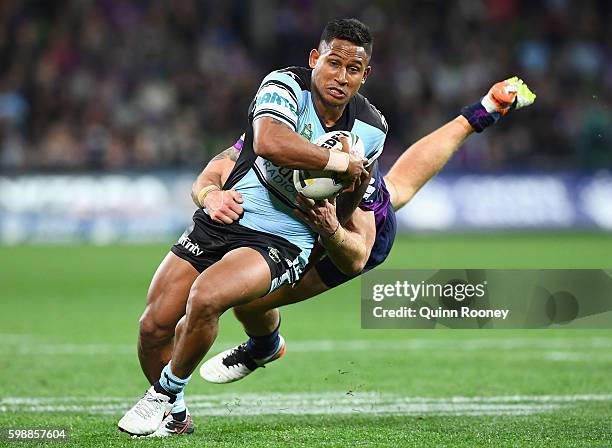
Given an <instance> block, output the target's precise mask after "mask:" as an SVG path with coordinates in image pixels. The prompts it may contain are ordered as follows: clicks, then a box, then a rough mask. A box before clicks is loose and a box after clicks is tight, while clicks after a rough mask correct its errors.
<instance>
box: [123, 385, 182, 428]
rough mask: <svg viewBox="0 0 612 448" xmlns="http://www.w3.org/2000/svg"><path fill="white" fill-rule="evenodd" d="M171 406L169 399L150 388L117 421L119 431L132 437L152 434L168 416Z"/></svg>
mask: <svg viewBox="0 0 612 448" xmlns="http://www.w3.org/2000/svg"><path fill="white" fill-rule="evenodd" d="M172 406H173V404H172V403H170V397H168V396H167V395H164V394H160V393H158V392H156V391H155V389H154V388H153V386H151V387H150V388H149V389H148V390H147V391H146V392H145V394H144V396H143V397H142V398H141V399H140V400H138V403H136V404H135V405H134V407H132V409H130V410H129V411H127V412H126V413H125V415H124V416H123V417H122V418H121V420H119V423H118V424H117V426H118V427H119V429H120V430H121V431H123V432H127V433H128V434H130V435H133V436H146V435H148V434H152V433H153V432H155V431H156V430H157V428H159V426H160V425H161V424H162V421H163V420H164V419H165V418H166V417H167V416H168V414H170V411H171V410H172Z"/></svg>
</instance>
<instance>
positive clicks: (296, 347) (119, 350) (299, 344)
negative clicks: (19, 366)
mask: <svg viewBox="0 0 612 448" xmlns="http://www.w3.org/2000/svg"><path fill="white" fill-rule="evenodd" d="M239 342H240V341H230V342H225V341H219V342H217V343H216V344H215V347H213V352H215V353H216V351H215V350H217V351H220V350H222V349H225V348H228V347H232V346H234V345H237V344H238V343H239ZM287 348H288V350H289V351H291V352H295V353H304V352H352V351H385V350H386V351H395V350H449V351H474V350H484V349H491V350H517V349H523V350H546V351H555V350H556V351H564V350H565V351H567V350H571V349H578V350H584V349H588V348H592V349H612V338H604V337H593V338H576V339H569V338H508V339H490V338H485V336H484V335H483V337H482V338H481V339H480V338H479V339H465V340H462V339H458V340H457V339H429V338H428V339H422V338H421V339H419V338H415V339H406V340H398V339H393V340H380V339H379V340H306V341H304V340H302V341H296V340H294V341H291V340H289V341H288V343H287ZM135 353H136V346H135V344H63V343H57V344H44V343H37V341H36V340H35V339H34V338H24V339H22V340H16V339H15V338H9V339H8V340H2V338H0V355H11V356H15V355H43V356H44V355H47V356H55V355H85V356H87V355H103V354H113V355H134V354H135ZM549 359H551V360H557V359H555V357H554V356H550V357H549Z"/></svg>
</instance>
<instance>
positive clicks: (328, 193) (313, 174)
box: [293, 131, 365, 200]
mask: <svg viewBox="0 0 612 448" xmlns="http://www.w3.org/2000/svg"><path fill="white" fill-rule="evenodd" d="M341 137H346V138H347V139H348V141H349V145H350V151H351V154H353V155H354V156H356V157H361V158H363V157H364V154H365V147H364V146H363V141H362V140H361V139H360V138H359V136H358V135H356V134H353V133H351V132H348V131H332V132H328V133H327V134H323V135H322V136H321V137H319V138H318V139H317V140H316V141H315V142H314V143H315V145H318V146H322V147H323V148H327V149H329V150H330V151H342V142H341V141H340V138H341ZM293 183H294V185H295V188H296V189H297V191H298V192H299V193H302V194H303V195H304V196H306V197H307V198H310V199H316V200H322V199H328V198H331V197H333V196H335V195H337V194H338V193H340V192H341V191H342V190H343V189H344V187H345V185H344V184H343V183H342V181H341V180H340V177H339V176H338V173H336V172H333V171H316V170H295V171H294V172H293Z"/></svg>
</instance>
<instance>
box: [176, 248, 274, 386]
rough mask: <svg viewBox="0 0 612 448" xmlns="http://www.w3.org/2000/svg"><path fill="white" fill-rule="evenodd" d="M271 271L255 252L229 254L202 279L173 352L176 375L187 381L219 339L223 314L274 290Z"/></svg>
mask: <svg viewBox="0 0 612 448" xmlns="http://www.w3.org/2000/svg"><path fill="white" fill-rule="evenodd" d="M270 281H271V275H270V268H269V267H268V264H267V263H266V261H265V260H264V258H263V256H262V255H261V254H260V253H259V252H257V251H256V250H254V249H251V248H246V247H243V248H239V249H234V250H232V251H230V252H228V253H227V254H226V255H225V256H224V257H223V258H222V259H221V260H220V261H218V262H217V263H215V264H213V265H212V266H210V267H209V268H208V269H206V270H205V271H204V272H203V273H202V274H200V275H199V276H198V278H197V279H196V281H195V282H194V283H193V286H192V287H191V291H190V293H189V299H188V301H187V312H186V316H185V321H184V325H183V326H182V330H181V332H180V334H177V337H176V339H175V343H174V350H173V352H172V373H173V374H174V375H176V376H177V377H179V378H187V377H189V375H191V373H192V372H193V371H194V370H195V368H196V366H197V365H198V363H199V362H200V361H201V360H202V358H203V357H204V355H205V354H206V353H207V352H208V350H209V349H210V346H211V345H212V343H213V342H214V340H215V338H216V337H217V331H218V321H219V317H220V316H221V314H223V313H224V312H225V311H226V310H227V309H228V308H231V307H233V306H237V305H241V304H246V303H249V302H250V301H252V300H254V299H256V298H258V297H261V296H263V295H264V294H265V293H266V292H267V291H268V289H269V288H270Z"/></svg>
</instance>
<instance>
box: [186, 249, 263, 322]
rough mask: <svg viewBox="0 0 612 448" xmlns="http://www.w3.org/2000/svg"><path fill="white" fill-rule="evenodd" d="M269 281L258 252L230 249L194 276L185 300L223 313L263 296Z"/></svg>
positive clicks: (261, 257) (261, 256)
mask: <svg viewBox="0 0 612 448" xmlns="http://www.w3.org/2000/svg"><path fill="white" fill-rule="evenodd" d="M271 280H272V276H271V273H270V267H269V265H268V262H267V261H266V260H265V259H264V257H263V255H262V254H261V253H260V252H259V251H257V250H255V249H252V248H250V247H241V248H238V249H233V250H231V251H229V252H228V253H227V254H225V255H224V256H223V258H221V260H219V261H217V262H216V263H214V264H213V265H211V266H210V267H209V268H208V269H206V270H205V271H204V272H202V273H201V274H200V275H199V276H198V278H197V279H196V280H195V282H194V284H193V287H192V288H191V292H190V294H189V302H190V304H191V305H192V304H193V303H194V302H195V301H197V302H199V303H201V304H206V305H208V306H212V307H214V308H215V309H218V310H220V311H221V312H224V311H226V310H227V309H229V308H231V307H233V306H237V305H242V304H246V303H249V302H250V301H252V300H254V299H257V298H259V297H262V296H263V295H265V294H266V293H267V292H268V290H269V289H270V283H271Z"/></svg>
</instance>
